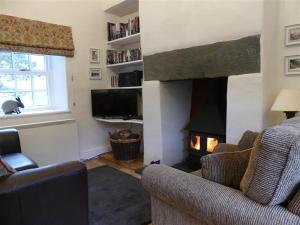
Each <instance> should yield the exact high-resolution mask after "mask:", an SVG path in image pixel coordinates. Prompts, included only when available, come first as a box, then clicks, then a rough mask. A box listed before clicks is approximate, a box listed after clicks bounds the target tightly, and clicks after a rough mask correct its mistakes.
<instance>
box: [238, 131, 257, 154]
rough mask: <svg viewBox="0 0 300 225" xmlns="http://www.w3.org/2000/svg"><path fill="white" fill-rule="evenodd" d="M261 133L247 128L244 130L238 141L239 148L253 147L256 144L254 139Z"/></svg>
mask: <svg viewBox="0 0 300 225" xmlns="http://www.w3.org/2000/svg"><path fill="white" fill-rule="evenodd" d="M258 135H259V133H257V132H253V131H250V130H247V131H245V132H244V134H243V136H242V137H241V139H240V141H239V143H238V150H239V151H243V150H246V149H249V148H252V147H253V145H254V141H255V139H256V138H257V136H258Z"/></svg>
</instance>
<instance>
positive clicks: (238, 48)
mask: <svg viewBox="0 0 300 225" xmlns="http://www.w3.org/2000/svg"><path fill="white" fill-rule="evenodd" d="M259 72H260V35H256V36H249V37H245V38H242V39H238V40H232V41H225V42H218V43H214V44H209V45H203V46H198V47H192V48H186V49H179V50H173V51H169V52H163V53H157V54H154V55H149V56H144V73H145V80H146V81H151V80H159V81H171V80H186V79H199V78H215V77H224V76H229V75H241V74H248V73H259Z"/></svg>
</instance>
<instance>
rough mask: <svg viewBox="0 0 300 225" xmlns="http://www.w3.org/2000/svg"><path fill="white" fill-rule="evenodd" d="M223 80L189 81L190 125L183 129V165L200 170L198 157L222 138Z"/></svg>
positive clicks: (205, 153) (225, 79) (224, 80)
mask: <svg viewBox="0 0 300 225" xmlns="http://www.w3.org/2000/svg"><path fill="white" fill-rule="evenodd" d="M226 96H227V77H221V78H214V79H201V80H194V81H193V91H192V103H191V114H190V122H189V125H188V126H187V130H189V136H188V140H187V142H188V143H187V150H188V157H187V164H188V167H189V168H191V169H194V170H196V169H199V168H201V164H200V158H201V157H202V156H204V155H207V154H210V153H212V152H213V150H214V148H215V146H216V145H217V144H218V143H222V142H225V139H226V109H227V97H226Z"/></svg>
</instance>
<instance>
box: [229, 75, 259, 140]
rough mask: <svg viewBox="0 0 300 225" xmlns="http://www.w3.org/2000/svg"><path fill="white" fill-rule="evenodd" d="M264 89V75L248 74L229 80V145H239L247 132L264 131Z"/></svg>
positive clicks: (231, 77)
mask: <svg viewBox="0 0 300 225" xmlns="http://www.w3.org/2000/svg"><path fill="white" fill-rule="evenodd" d="M262 88H263V81H262V74H246V75H241V76H230V77H229V78H228V88H227V131H226V133H227V136H226V142H227V143H232V144H236V143H238V141H239V139H240V137H241V136H242V134H243V133H244V132H245V131H246V130H252V131H261V130H262V124H263V121H262V120H263V117H262V113H263V101H262V96H263V92H262V91H263V90H262Z"/></svg>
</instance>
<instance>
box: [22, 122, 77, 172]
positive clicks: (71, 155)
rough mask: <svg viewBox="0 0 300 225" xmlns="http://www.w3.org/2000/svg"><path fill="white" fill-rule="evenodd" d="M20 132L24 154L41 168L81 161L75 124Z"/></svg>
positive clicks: (27, 129) (48, 126)
mask: <svg viewBox="0 0 300 225" xmlns="http://www.w3.org/2000/svg"><path fill="white" fill-rule="evenodd" d="M18 130H19V135H20V140H21V146H22V152H24V153H25V154H26V155H28V156H30V157H31V158H32V159H34V161H35V162H36V163H37V164H38V165H39V166H43V165H47V164H52V163H61V162H66V161H71V160H78V159H79V151H78V139H77V138H78V133H77V124H76V123H75V122H70V123H63V124H54V125H47V126H41V127H34V128H19V129H18ZM58 131H59V132H58ZM54 143H55V144H54Z"/></svg>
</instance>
